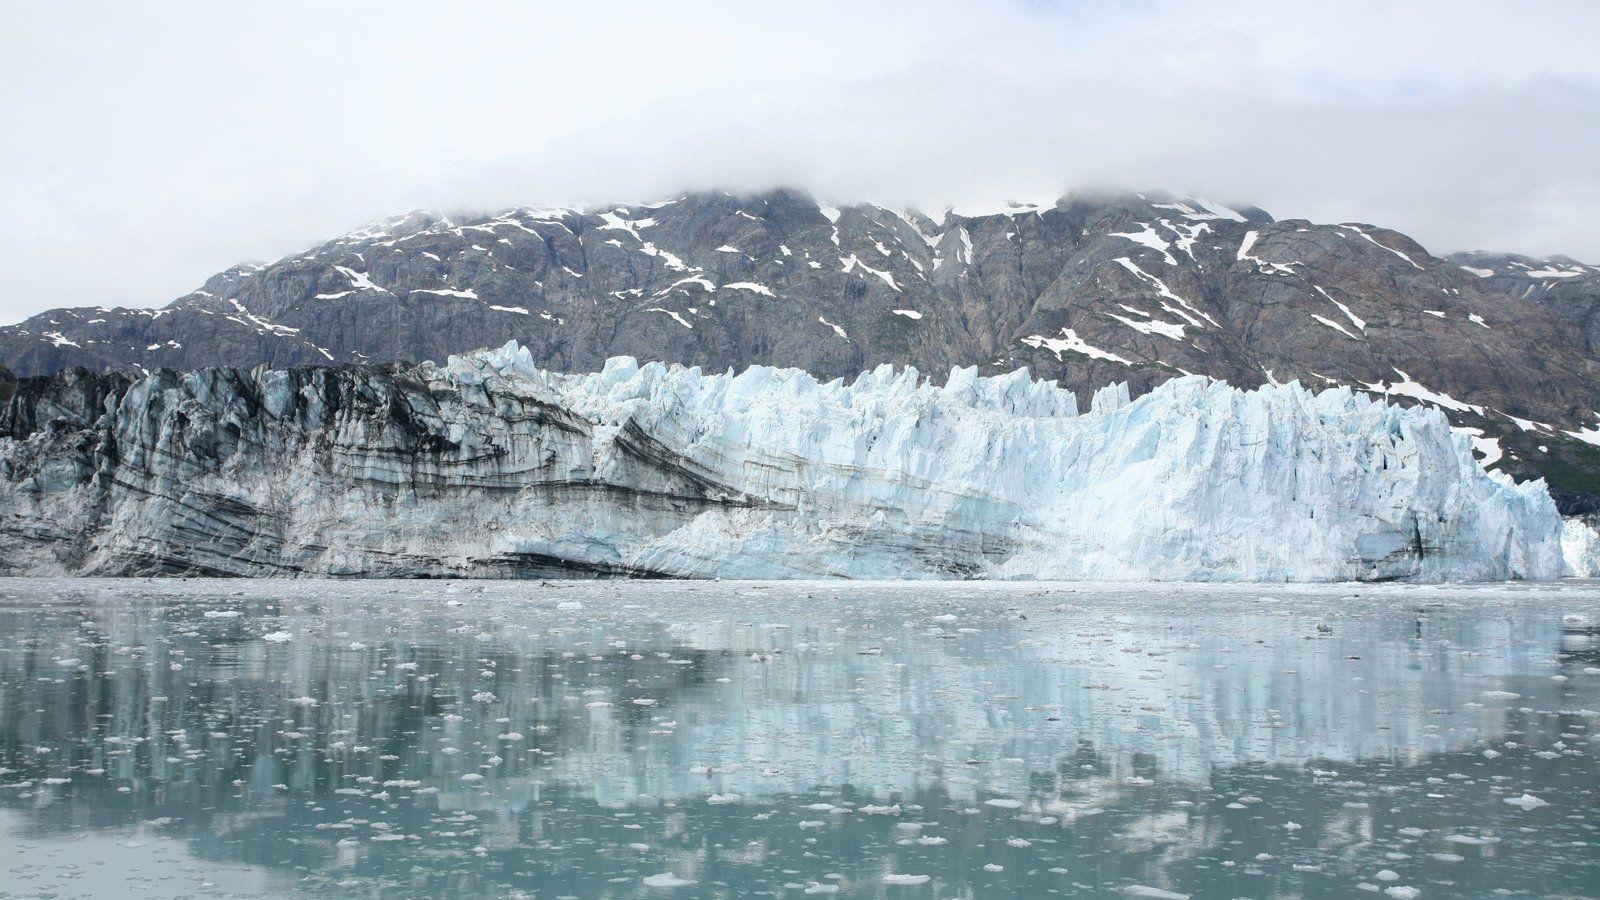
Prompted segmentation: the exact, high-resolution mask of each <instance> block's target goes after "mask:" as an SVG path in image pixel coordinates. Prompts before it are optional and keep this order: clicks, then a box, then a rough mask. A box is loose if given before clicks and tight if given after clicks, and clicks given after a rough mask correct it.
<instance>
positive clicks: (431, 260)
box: [0, 190, 1600, 512]
mask: <svg viewBox="0 0 1600 900" xmlns="http://www.w3.org/2000/svg"><path fill="white" fill-rule="evenodd" d="M1485 273H1489V274H1485ZM1566 273H1571V274H1566ZM1597 283H1600V269H1596V268H1595V267H1591V266H1583V265H1581V264H1578V263H1574V262H1571V261H1552V260H1545V261H1540V260H1531V259H1526V258H1513V257H1509V256H1503V255H1502V256H1494V257H1492V258H1491V257H1490V256H1488V255H1484V254H1466V255H1458V256H1455V257H1451V258H1447V259H1441V258H1438V257H1434V256H1432V255H1430V254H1429V253H1428V252H1427V251H1426V250H1425V249H1424V248H1422V247H1421V246H1419V245H1418V244H1417V243H1416V242H1414V241H1412V240H1410V239H1409V238H1407V237H1405V236H1404V235H1402V234H1399V233H1397V232H1394V231H1390V230H1387V229H1383V228H1378V227H1374V226H1371V225H1365V224H1359V223H1346V224H1336V225H1325V224H1315V223H1311V222H1307V221H1303V220H1295V219H1289V220H1275V219H1273V218H1272V217H1271V216H1270V215H1269V214H1267V213H1266V212H1264V211H1262V210H1258V209H1254V208H1247V207H1230V206H1225V205H1222V204H1219V203H1215V202H1211V201H1206V200H1199V199H1193V198H1180V197H1174V196H1169V195H1164V194H1142V195H1141V194H1118V195H1089V194H1082V195H1069V196H1067V197H1064V198H1062V199H1061V200H1060V201H1058V202H1057V203H1056V204H1055V205H1053V206H1035V205H1017V206H1011V207H1008V208H1006V209H1003V210H999V211H995V212H993V213H990V214H987V215H962V214H957V213H954V212H951V213H946V214H943V215H939V216H929V215H925V214H922V213H918V212H915V211H909V210H891V209H886V208H883V207H878V206H873V205H869V204H860V205H855V206H846V207H838V208H835V207H833V206H830V205H828V204H826V203H822V202H819V201H817V200H815V199H814V198H812V197H810V196H807V195H805V194H803V193H800V192H797V191H788V190H780V191H772V192H767V193H763V194H756V195H750V196H743V197H741V196H734V195H730V194H725V193H700V194H692V195H688V196H685V197H682V198H678V199H676V200H672V201H668V202H666V203H660V204H652V205H645V206H619V207H612V208H601V209H589V210H571V209H560V210H538V209H514V210H508V211H505V212H502V213H498V214H494V215H485V216H473V217H465V218H463V217H450V216H445V215H442V214H439V213H433V212H413V213H408V214H404V215H401V216H396V217H392V218H390V219H386V220H383V221H380V222H377V223H374V224H373V225H371V226H368V227H366V228H363V229H361V230H358V231H355V232H352V233H350V234H347V235H344V236H341V237H339V238H336V239H334V240H332V241H328V242H326V243H324V244H322V245H320V246H318V247H315V248H312V249H310V250H308V251H306V252H305V253H302V254H297V255H295V256H292V257H288V258H285V259H283V260H280V261H278V262H275V263H272V264H268V265H261V266H250V267H238V268H234V269H230V270H228V271H226V272H223V273H219V274H218V275H216V276H214V277H212V278H211V279H210V280H208V281H207V282H206V284H205V285H204V286H202V287H201V288H200V289H199V290H197V291H195V292H193V293H191V294H190V295H187V296H185V297H183V298H180V299H178V300H177V301H175V302H174V303H172V304H170V305H169V306H167V307H165V308H163V309H159V310H147V309H120V308H106V307H97V308H90V309H79V310H54V311H51V312H48V313H44V314H41V315H39V316H35V317H32V318H30V319H29V320H27V321H25V322H23V323H20V324H19V325H16V326H9V327H6V328H0V362H4V363H6V364H8V365H9V366H10V367H11V368H12V369H14V370H16V371H17V372H18V374H19V375H24V376H26V375H39V374H46V373H50V372H54V371H58V370H60V369H62V368H64V367H69V366H74V365H82V366H85V367H86V368H88V369H90V370H94V371H100V370H105V369H112V370H118V371H128V372H141V371H156V370H159V369H162V368H168V369H174V370H187V369H196V368H201V367H204V366H210V365H218V364H226V365H233V366H245V367H248V366H252V365H256V364H267V365H271V366H275V367H280V368H282V367H289V366H296V365H304V364H326V363H362V362H386V361H396V360H422V359H436V360H437V359H444V358H445V357H446V356H448V355H450V354H452V353H459V352H463V351H467V350H470V349H472V348H476V347H482V346H498V345H499V344H501V343H503V342H504V341H506V340H512V339H515V340H517V341H519V342H520V343H521V344H522V345H523V346H525V347H526V348H528V350H529V351H530V352H531V354H532V356H533V358H534V360H535V361H536V362H537V363H538V364H539V365H542V366H546V367H549V368H552V369H556V370H562V371H574V372H581V371H594V370H597V369H598V368H599V367H600V366H601V365H602V364H603V362H604V360H605V359H607V358H608V357H612V356H618V355H627V356H634V357H637V358H640V359H645V360H665V361H672V362H681V363H685V364H688V365H699V366H702V367H704V368H705V369H707V370H708V371H722V370H725V369H729V368H733V369H741V368H743V367H745V366H748V365H752V364H762V365H777V366H797V367H800V368H804V369H806V370H808V371H810V372H812V373H814V374H816V375H818V376H821V377H825V378H831V377H839V376H850V375H854V374H855V373H857V372H860V371H863V370H866V369H870V368H872V367H874V366H876V365H878V364H880V363H885V362H889V363H895V364H902V365H904V364H910V365H915V366H918V367H919V368H921V369H923V370H924V371H934V372H942V371H945V370H948V369H949V368H950V367H952V366H965V365H979V366H980V367H982V370H983V371H985V372H991V373H992V372H1003V371H1009V370H1011V369H1014V368H1016V367H1018V366H1024V365H1025V366H1028V367H1029V368H1030V369H1031V370H1032V371H1033V372H1035V373H1036V374H1038V375H1040V376H1043V377H1045V378H1051V379H1057V380H1059V381H1060V383H1062V384H1063V385H1066V386H1068V387H1070V388H1072V389H1074V390H1077V391H1079V392H1080V393H1081V394H1083V395H1084V396H1087V393H1088V392H1090V391H1092V390H1094V389H1095V388H1098V387H1100V386H1102V385H1105V384H1110V383H1113V382H1119V381H1126V382H1128V383H1129V384H1130V385H1131V386H1132V389H1133V391H1134V392H1135V393H1142V392H1144V391H1147V390H1149V389H1151V388H1152V387H1154V386H1155V385H1157V384H1159V383H1161V382H1164V381H1166V380H1168V379H1171V378H1174V377H1178V376H1180V375H1183V374H1186V373H1197V374H1205V375H1209V376H1211V377H1214V378H1219V379H1224V380H1227V381H1229V382H1230V383H1232V384H1235V385H1239V386H1242V387H1251V386H1255V385H1258V384H1263V383H1273V382H1287V381H1289V380H1300V381H1302V382H1303V383H1305V384H1307V385H1310V386H1313V387H1319V386H1324V385H1334V384H1339V385H1347V386H1350V387H1353V388H1356V389H1359V390H1364V391H1369V392H1372V393H1375V394H1379V395H1384V396H1388V397H1391V398H1394V399H1396V400H1398V401H1400V402H1406V403H1423V404H1427V405H1431V406H1435V407H1437V408H1440V409H1442V410H1444V411H1445V412H1446V413H1447V415H1449V416H1450V418H1451V419H1452V421H1453V422H1454V423H1455V424H1456V425H1457V426H1458V427H1460V428H1463V429H1470V430H1473V431H1474V432H1475V437H1476V439H1477V443H1478V447H1479V454H1480V456H1481V457H1482V458H1483V460H1484V461H1485V463H1486V464H1488V465H1493V466H1495V467H1498V468H1501V469H1504V470H1505V471H1507V472H1509V473H1511V474H1513V475H1516V476H1518V477H1532V476H1536V475H1542V476H1545V477H1547V478H1548V479H1549V481H1550V483H1551V486H1552V491H1553V493H1554V494H1555V496H1556V498H1557V500H1558V502H1560V503H1561V505H1562V507H1563V509H1564V510H1565V511H1568V512H1594V511H1597V510H1600V379H1597V377H1596V376H1597V375H1600V361H1597V358H1596V355H1595V352H1594V348H1595V330H1596V326H1597V324H1600V318H1597V316H1596V314H1595V310H1596V309H1600V292H1597V291H1596V290H1595V288H1594V286H1595V285H1596V284H1597Z"/></svg>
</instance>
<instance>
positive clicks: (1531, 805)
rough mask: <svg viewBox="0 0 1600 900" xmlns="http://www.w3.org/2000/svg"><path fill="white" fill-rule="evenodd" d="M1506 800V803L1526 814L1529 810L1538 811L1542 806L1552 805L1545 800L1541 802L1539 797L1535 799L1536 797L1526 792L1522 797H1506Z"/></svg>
mask: <svg viewBox="0 0 1600 900" xmlns="http://www.w3.org/2000/svg"><path fill="white" fill-rule="evenodd" d="M1504 800H1505V802H1506V803H1509V804H1510V805H1512V806H1515V807H1518V808H1520V809H1522V810H1523V811H1524V812H1526V811H1528V810H1534V809H1538V808H1539V807H1541V806H1549V805H1550V804H1549V802H1547V801H1545V800H1541V799H1539V798H1538V797H1535V796H1534V795H1532V794H1529V793H1526V792H1524V793H1523V795H1522V796H1521V797H1506V798H1504Z"/></svg>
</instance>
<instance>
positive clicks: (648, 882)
mask: <svg viewBox="0 0 1600 900" xmlns="http://www.w3.org/2000/svg"><path fill="white" fill-rule="evenodd" d="M639 881H640V883H642V884H643V885H644V886H645V887H657V888H675V887H685V886H687V885H691V884H694V880H693V879H690V878H679V877H678V876H676V875H674V874H672V873H671V872H661V873H659V874H656V875H646V876H645V877H643V878H641V879H639Z"/></svg>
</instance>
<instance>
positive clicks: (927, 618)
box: [0, 581, 1600, 897]
mask: <svg viewBox="0 0 1600 900" xmlns="http://www.w3.org/2000/svg"><path fill="white" fill-rule="evenodd" d="M1546 590H1548V591H1550V592H1551V594H1552V596H1553V597H1554V600H1552V598H1551V597H1545V598H1543V600H1542V601H1541V602H1539V603H1536V604H1518V603H1514V602H1510V600H1508V599H1507V596H1506V595H1504V594H1497V593H1494V592H1490V591H1460V592H1455V593H1452V592H1450V591H1446V590H1439V589H1426V590H1420V589H1412V590H1405V589H1398V588H1394V589H1372V588H1363V589H1361V591H1360V592H1359V593H1358V594H1352V593H1351V592H1350V590H1349V589H1343V588H1337V587H1335V588H1323V589H1317V590H1315V591H1313V590H1310V589H1295V590H1280V591H1278V592H1277V593H1278V595H1279V596H1280V597H1281V599H1279V597H1274V596H1272V594H1273V593H1274V592H1273V591H1270V590H1263V589H1261V588H1249V589H1199V588H1173V589H1169V590H1163V591H1156V590H1136V589H1130V588H1127V587H1114V588H1107V589H1105V590H1104V591H1091V590H1087V589H1069V588H1064V587H1059V586H1048V585H1039V586H1015V585H1013V586H1009V587H1006V588H1004V589H1000V588H998V587H995V586H984V587H981V588H980V587H972V586H960V585H943V586H932V587H930V586H895V587H892V588H888V587H878V588H870V587H854V586H852V587H848V588H846V587H840V586H836V585H831V584H830V585H822V584H801V585H763V586H756V585H743V584H695V585H685V584H673V583H659V582H653V583H633V584H618V583H583V584H560V585H537V584H525V583H524V584H491V585H482V584H478V585H455V584H440V583H405V584H396V583H332V582H271V583H253V584H243V585H241V584H237V583H230V582H188V583H178V582H167V583H162V582H136V581H127V582H23V581H9V582H0V594H3V595H4V597H3V598H0V625H3V628H4V631H3V633H4V634H5V635H7V636H8V639H7V644H6V646H5V647H4V648H0V754H3V756H0V766H3V771H0V806H3V807H5V808H8V809H10V810H12V811H14V812H15V813H16V814H17V815H20V816H21V817H22V818H21V819H20V820H19V825H18V827H17V828H16V829H13V830H14V831H18V832H22V833H24V834H25V837H26V839H27V840H30V841H44V842H48V841H51V840H56V839H59V840H69V839H71V838H72V837H73V836H75V835H80V834H82V833H84V832H86V831H94V830H106V831H111V832H116V833H118V834H123V833H126V834H134V835H141V836H149V837H150V838H151V839H156V840H163V839H164V840H174V839H175V840H180V841H182V842H184V844H185V846H186V847H187V851H188V853H189V854H190V855H191V856H192V857H193V858H194V859H196V860H199V861H202V862H210V863H213V864H215V865H217V866H222V865H238V864H249V865H253V866H258V867H260V868H261V869H262V870H263V872H264V873H265V875H266V877H267V878H268V879H269V880H270V884H271V887H270V888H261V890H266V891H269V892H282V891H285V890H296V889H297V890H301V891H308V892H312V893H334V892H338V893H350V892H352V891H353V892H355V893H357V894H363V893H365V894H370V895H374V896H376V895H387V894H389V893H396V892H398V893H413V892H415V893H423V894H429V895H436V894H442V893H452V892H460V893H469V894H507V895H510V894H517V893H526V894H528V895H535V894H537V895H538V896H559V895H563V894H566V895H571V896H579V897H623V896H639V895H646V896H654V895H660V894H662V893H664V892H666V893H670V892H671V891H673V890H677V891H678V892H679V893H683V894H684V895H686V896H688V895H693V896H727V897H739V896H751V895H754V894H761V893H766V894H770V895H775V896H776V895H782V894H784V893H785V892H800V891H805V890H811V891H813V892H816V893H823V892H829V891H831V890H832V889H838V891H839V892H840V893H842V894H851V895H855V896H863V895H864V896H877V895H880V894H882V895H885V896H900V895H902V894H904V895H908V896H924V895H925V896H941V897H950V896H993V895H997V894H999V895H1005V894H1015V895H1017V896H1040V895H1046V894H1051V893H1061V894H1072V893H1095V892H1106V891H1111V890H1117V889H1124V888H1127V887H1129V886H1140V885H1142V886H1150V887H1159V888H1161V889H1164V890H1169V891H1175V892H1181V893H1192V894H1195V895H1197V896H1198V895H1207V896H1209V895H1213V894H1214V895H1218V896H1238V895H1252V896H1262V895H1273V894H1301V895H1303V894H1317V893H1327V894H1348V893H1350V892H1352V891H1355V890H1357V888H1358V886H1359V885H1363V884H1364V885H1367V886H1369V887H1373V888H1378V889H1387V888H1391V887H1403V886H1410V885H1415V886H1416V887H1417V888H1426V887H1428V886H1429V885H1434V886H1436V888H1437V887H1441V886H1442V887H1443V888H1446V889H1454V890H1455V891H1456V892H1460V891H1461V890H1463V889H1464V886H1479V887H1485V888H1506V889H1512V890H1525V891H1535V892H1549V891H1557V890H1581V889H1582V886H1583V885H1585V884H1588V885H1590V886H1592V885H1593V884H1594V883H1595V879H1596V877H1597V874H1600V872H1597V866H1600V852H1597V851H1596V849H1595V848H1594V846H1593V842H1594V841H1595V840H1596V835H1595V834H1593V827H1594V826H1592V825H1591V824H1590V820H1592V819H1593V816H1592V815H1583V813H1592V812H1593V811H1594V809H1595V805H1594V796H1593V792H1594V787H1593V785H1594V784H1595V783H1596V781H1597V779H1596V777H1595V776H1596V775H1597V774H1600V771H1597V769H1600V767H1597V766H1596V764H1595V763H1594V761H1593V759H1592V756H1591V755H1590V749H1591V748H1590V745H1589V735H1590V726H1591V725H1592V724H1593V722H1594V720H1595V716H1596V713H1594V712H1592V711H1591V710H1594V709H1596V708H1600V697H1597V693H1600V691H1597V689H1596V684H1600V674H1596V673H1595V672H1591V671H1589V670H1590V669H1592V668H1593V667H1594V664H1595V650H1594V646H1595V645H1594V643H1593V638H1592V635H1591V634H1590V633H1589V632H1588V631H1587V630H1586V627H1587V626H1585V625H1583V624H1581V623H1583V622H1587V621H1590V620H1591V619H1593V614H1594V612H1595V607H1596V603H1595V600H1594V596H1593V594H1592V593H1590V592H1584V591H1572V590H1567V591H1559V590H1557V589H1555V588H1548V589H1546ZM1563 613H1568V614H1569V615H1570V618H1569V619H1568V620H1567V621H1565V622H1563V618H1562V615H1563ZM1575 623H1578V624H1575ZM1319 624H1320V625H1323V626H1324V629H1323V630H1319V629H1318V628H1317V626H1318V625H1319ZM1523 794H1531V795H1536V796H1537V798H1540V799H1542V801H1545V802H1548V803H1549V804H1550V805H1548V806H1545V807H1540V808H1528V806H1529V805H1528V804H1524V805H1523V806H1518V805H1515V804H1513V803H1508V802H1506V800H1507V799H1508V798H1509V799H1516V798H1517V797H1518V796H1519V795H1523ZM1533 859H1537V860H1539V861H1540V863H1539V865H1536V866H1535V865H1530V864H1529V860H1533ZM1380 872H1386V873H1387V874H1388V875H1394V876H1396V877H1395V878H1394V879H1387V878H1384V877H1380V876H1379V874H1378V873H1380ZM895 876H905V877H904V878H901V879H900V881H901V882H903V884H904V886H896V885H897V882H896V878H895ZM923 876H926V879H925V880H923V881H920V882H919V881H917V880H916V879H918V878H921V877H923ZM886 877H887V878H888V880H887V881H886ZM652 878H653V879H654V880H651V879H652ZM689 882H692V884H689ZM673 885H678V887H676V888H674V887H673ZM228 889H229V888H227V887H226V886H221V885H219V886H218V887H217V888H215V890H217V891H224V890H228ZM1474 889H1476V888H1474ZM197 890H198V891H199V892H200V893H205V892H206V891H205V889H197ZM245 892H248V890H246V891H245Z"/></svg>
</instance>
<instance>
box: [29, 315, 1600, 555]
mask: <svg viewBox="0 0 1600 900" xmlns="http://www.w3.org/2000/svg"><path fill="white" fill-rule="evenodd" d="M1469 448H1470V443H1469V441H1468V440H1467V439H1466V438H1465V437H1464V436H1462V435H1460V434H1457V433H1454V432H1453V431H1452V429H1451V427H1450V425H1449V422H1448V421H1447V420H1446V419H1445V417H1444V416H1443V415H1442V414H1441V413H1440V412H1439V411H1437V410H1432V409H1405V408H1401V407H1398V406H1394V405H1390V404H1388V403H1385V402H1383V401H1381V400H1375V399H1372V398H1369V397H1367V396H1364V395H1363V394H1361V393H1358V392H1354V391H1351V390H1349V389H1346V388H1331V389H1327V390H1324V391H1322V392H1320V393H1316V394H1313V393H1311V392H1309V391H1307V390H1306V389H1305V388H1303V387H1301V386H1299V385H1283V386H1267V387H1263V388H1260V389H1258V390H1255V391H1250V392H1245V391H1241V390H1239V389H1237V388H1233V387H1230V386H1228V385H1226V384H1222V383H1220V382H1216V381H1212V380H1210V379H1206V378H1204V377H1200V376H1193V377H1184V378H1178V379H1173V380H1170V381H1168V382H1166V383H1164V384H1162V385H1160V386H1158V387H1157V388H1155V389H1154V390H1153V391H1150V392H1149V393H1147V394H1145V395H1143V396H1141V397H1140V398H1138V399H1137V400H1131V401H1130V399H1129V396H1128V392H1127V389H1126V385H1118V386H1116V387H1114V388H1105V389H1102V390H1101V391H1098V392H1096V394H1095V396H1094V399H1093V401H1092V404H1091V407H1090V410H1089V411H1088V412H1087V413H1084V414H1082V415H1080V414H1079V413H1078V409H1077V399H1076V397H1075V395H1074V394H1073V393H1072V392H1071V391H1067V390H1065V389H1062V388H1060V387H1058V386H1056V385H1055V384H1053V383H1050V382H1045V381H1036V380H1032V379H1030V378H1029V377H1028V375H1027V373H1026V372H1023V371H1020V370H1019V371H1016V372H1013V373H1010V374H1007V375H997V376H992V377H982V376H980V375H979V374H978V371H977V368H976V367H972V368H967V369H957V370H954V371H952V372H950V374H949V377H948V378H947V379H946V380H945V382H944V384H943V385H939V386H936V385H934V384H933V383H931V382H930V381H929V380H928V379H925V378H923V377H922V376H921V375H920V374H919V373H917V372H916V371H915V370H909V369H901V370H895V369H893V368H891V367H890V366H887V365H885V366H881V367H879V368H878V369H876V370H874V371H871V372H867V373H864V374H862V375H861V376H859V377H858V378H856V379H855V380H853V381H852V382H850V383H848V384H846V383H844V382H843V381H842V380H833V381H829V382H821V381H818V380H817V379H815V378H814V377H812V376H811V375H810V374H808V373H806V372H803V371H801V370H798V369H772V368H767V367H753V368H750V369H747V370H745V371H744V372H742V373H739V374H737V375H735V374H731V373H730V374H720V375H706V374H702V373H701V372H699V371H698V370H695V369H686V368H683V367H681V366H671V367H668V366H666V365H663V364H661V363H651V364H649V365H646V366H643V367H641V366H640V365H638V363H636V362H635V361H634V360H632V359H629V358H618V359H613V360H611V361H610V362H608V363H607V364H606V366H605V367H604V369H603V370H602V371H600V372H599V373H595V374H588V375H562V374H555V373H550V372H547V371H544V370H541V369H539V368H538V367H536V366H535V364H534V358H533V356H532V355H531V354H530V353H529V352H528V351H526V350H524V349H522V348H520V347H518V346H517V345H516V344H514V343H508V344H507V345H506V346H505V347H504V348H502V349H501V350H499V351H492V352H481V353H477V354H472V355H470V356H457V357H452V358H451V359H450V361H449V363H448V364H447V365H445V366H442V367H441V366H436V365H434V364H432V363H424V364H421V365H412V364H400V365H388V366H376V365H352V366H342V367H330V366H321V367H300V368H295V369H291V370H287V371H286V370H281V369H265V368H261V369H257V370H256V371H255V372H253V373H244V372H241V371H239V370H237V369H220V368H211V369H203V370H200V371H197V372H193V373H189V374H186V375H177V374H175V373H172V372H170V371H166V372H161V373H158V374H156V375H152V376H148V377H144V378H140V379H137V380H131V379H129V378H128V377H127V376H123V375H119V374H91V373H88V372H86V371H83V370H81V369H75V370H69V371H67V372H64V373H61V374H59V375H57V376H56V377H54V378H48V379H33V380H30V381H28V382H25V383H24V384H23V386H22V387H21V389H20V392H19V393H18V395H17V397H16V399H15V400H14V401H13V402H12V403H11V404H10V406H9V407H8V408H7V411H6V413H5V415H4V416H3V417H0V510H4V516H3V517H0V566H4V567H5V569H6V570H7V571H10V572H12V573H17V574H35V575H37V574H90V575H151V574H194V573H198V574H212V575H298V574H313V575H387V576H486V575H487V576H496V575H498V576H506V575H520V576H529V575H550V574H558V573H579V574H632V575H664V576H679V577H685V576H686V577H723V578H797V577H799V578H818V577H852V578H950V577H970V576H982V577H991V578H1005V577H1011V578H1109V579H1129V578H1137V579H1160V580H1261V581H1282V580H1295V581H1321V580H1348V579H1391V578H1409V579H1416V580H1479V579H1489V580H1502V579H1507V578H1555V577H1559V576H1561V575H1562V574H1564V573H1565V572H1567V571H1569V567H1568V564H1567V563H1565V562H1564V560H1563V549H1564V548H1563V545H1562V541H1563V536H1564V527H1565V526H1564V523H1563V522H1562V520H1561V518H1560V516H1559V514H1558V513H1557V511H1556V508H1555V505H1554V503H1553V502H1552V501H1551V500H1550V497H1549V495H1548V494H1547V493H1546V492H1545V490H1544V488H1543V487H1542V486H1541V485H1539V484H1538V483H1537V482H1527V483H1523V484H1513V483H1512V482H1511V480H1510V479H1508V478H1506V477H1504V476H1502V475H1499V474H1496V473H1486V472H1484V471H1483V470H1482V468H1481V467H1480V466H1479V464H1478V462H1477V461H1476V460H1475V459H1474V458H1473V456H1472V454H1471V452H1470V449H1469ZM1574 535H1575V536H1577V537H1582V538H1592V533H1590V532H1588V531H1577V532H1574Z"/></svg>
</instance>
